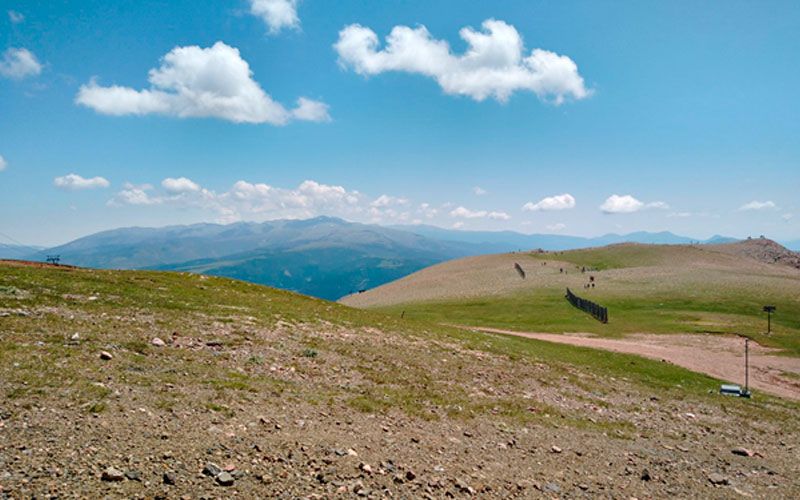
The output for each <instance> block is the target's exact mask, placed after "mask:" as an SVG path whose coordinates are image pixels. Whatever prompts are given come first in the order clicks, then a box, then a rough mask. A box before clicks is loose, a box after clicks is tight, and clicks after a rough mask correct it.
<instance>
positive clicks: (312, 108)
mask: <svg viewBox="0 0 800 500" xmlns="http://www.w3.org/2000/svg"><path fill="white" fill-rule="evenodd" d="M329 108H330V106H328V105H327V104H325V103H324V102H320V101H313V100H311V99H307V98H305V97H301V98H300V99H298V100H297V107H296V108H294V109H293V110H292V116H293V117H294V118H295V119H297V120H305V121H308V122H329V121H331V115H330V114H328V109H329Z"/></svg>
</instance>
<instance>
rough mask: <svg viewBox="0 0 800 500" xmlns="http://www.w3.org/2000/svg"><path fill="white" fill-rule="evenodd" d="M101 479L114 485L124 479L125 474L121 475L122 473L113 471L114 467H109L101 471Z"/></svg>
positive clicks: (116, 470)
mask: <svg viewBox="0 0 800 500" xmlns="http://www.w3.org/2000/svg"><path fill="white" fill-rule="evenodd" d="M101 479H102V480H103V481H108V482H113V483H116V482H119V481H122V480H123V479H125V474H123V473H122V471H121V470H119V469H115V468H114V467H109V468H107V469H106V470H104V471H103V475H102V476H101Z"/></svg>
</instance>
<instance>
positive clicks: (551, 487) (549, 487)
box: [544, 483, 561, 493]
mask: <svg viewBox="0 0 800 500" xmlns="http://www.w3.org/2000/svg"><path fill="white" fill-rule="evenodd" d="M544 491H548V492H550V493H558V492H559V491H561V486H559V485H557V484H556V483H547V484H545V485H544Z"/></svg>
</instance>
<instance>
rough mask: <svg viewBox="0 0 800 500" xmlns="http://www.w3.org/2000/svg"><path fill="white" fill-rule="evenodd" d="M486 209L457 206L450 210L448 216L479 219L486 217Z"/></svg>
mask: <svg viewBox="0 0 800 500" xmlns="http://www.w3.org/2000/svg"><path fill="white" fill-rule="evenodd" d="M487 213H488V212H486V210H477V211H473V210H470V209H468V208H466V207H457V208H454V209H453V210H451V211H450V217H461V218H464V219H480V218H483V217H486V214H487Z"/></svg>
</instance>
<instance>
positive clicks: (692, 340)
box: [474, 328, 800, 400]
mask: <svg viewBox="0 0 800 500" xmlns="http://www.w3.org/2000/svg"><path fill="white" fill-rule="evenodd" d="M474 329H476V330H480V331H483V332H489V333H502V334H506V335H515V336H518V337H526V338H532V339H538V340H545V341H548V342H558V343H561V344H569V345H575V346H583V347H592V348H595V349H605V350H608V351H614V352H621V353H627V354H638V355H639V356H644V357H646V358H652V359H658V360H663V361H668V362H670V363H673V364H676V365H678V366H682V367H684V368H687V369H689V370H692V371H696V372H700V373H705V374H707V375H711V376H712V377H716V378H718V379H721V380H725V381H729V382H732V383H736V384H742V385H743V384H744V341H743V340H742V339H741V338H738V337H734V336H728V335H725V336H723V335H690V334H684V335H655V334H636V335H629V336H627V337H625V338H624V339H607V338H601V337H595V336H590V335H581V334H563V335H559V334H553V333H526V332H515V331H511V330H501V329H496V328H474ZM774 352H775V350H774V349H770V348H767V347H762V346H760V345H758V344H756V343H755V342H750V387H752V388H755V389H758V390H761V391H764V392H768V393H770V394H774V395H776V396H780V397H784V398H788V399H794V400H800V359H798V358H791V357H787V356H777V355H775V354H773V353H774Z"/></svg>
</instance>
